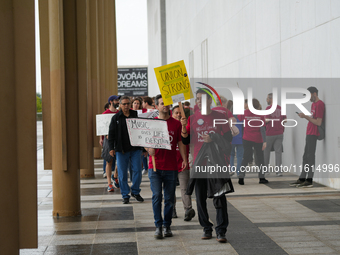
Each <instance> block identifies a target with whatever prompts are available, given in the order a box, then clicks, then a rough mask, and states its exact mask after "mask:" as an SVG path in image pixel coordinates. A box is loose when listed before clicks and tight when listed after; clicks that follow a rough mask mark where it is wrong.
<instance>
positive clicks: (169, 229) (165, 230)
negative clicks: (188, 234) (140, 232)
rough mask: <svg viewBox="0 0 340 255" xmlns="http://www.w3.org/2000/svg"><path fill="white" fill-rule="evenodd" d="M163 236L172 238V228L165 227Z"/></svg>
mask: <svg viewBox="0 0 340 255" xmlns="http://www.w3.org/2000/svg"><path fill="white" fill-rule="evenodd" d="M163 234H164V237H172V232H171V228H170V226H169V227H165V226H164V229H163Z"/></svg>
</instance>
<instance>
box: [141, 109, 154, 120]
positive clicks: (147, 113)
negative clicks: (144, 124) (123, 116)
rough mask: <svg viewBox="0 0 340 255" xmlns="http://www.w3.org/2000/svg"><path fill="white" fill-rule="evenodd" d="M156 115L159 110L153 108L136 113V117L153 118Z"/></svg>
mask: <svg viewBox="0 0 340 255" xmlns="http://www.w3.org/2000/svg"><path fill="white" fill-rule="evenodd" d="M158 115H159V111H158V110H154V111H149V112H145V113H141V114H138V117H139V118H146V119H153V118H155V117H158Z"/></svg>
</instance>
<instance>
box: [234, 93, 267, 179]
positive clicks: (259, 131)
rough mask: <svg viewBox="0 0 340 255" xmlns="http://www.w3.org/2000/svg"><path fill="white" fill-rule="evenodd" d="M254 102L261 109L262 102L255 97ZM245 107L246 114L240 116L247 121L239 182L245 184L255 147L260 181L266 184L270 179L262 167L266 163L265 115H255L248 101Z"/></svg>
mask: <svg viewBox="0 0 340 255" xmlns="http://www.w3.org/2000/svg"><path fill="white" fill-rule="evenodd" d="M252 104H253V106H254V108H255V109H257V110H259V108H260V102H259V101H258V100H257V99H255V98H253V100H252ZM245 108H246V109H245V111H244V114H242V115H239V116H238V119H239V120H240V121H244V122H245V125H244V129H243V142H242V143H243V148H244V153H243V160H242V164H241V169H240V174H239V180H238V183H239V184H240V185H244V177H245V175H246V171H247V167H248V163H249V162H250V161H251V158H252V155H253V149H254V153H255V154H256V158H257V160H255V163H256V164H257V166H258V167H259V170H260V171H259V174H258V176H259V183H260V184H266V183H268V180H266V179H265V174H264V171H263V169H262V166H263V165H264V156H263V150H264V149H265V148H266V131H265V128H264V126H263V125H264V121H265V120H264V116H260V115H255V114H254V113H252V112H251V111H250V110H249V109H248V101H247V103H245Z"/></svg>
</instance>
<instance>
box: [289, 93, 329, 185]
mask: <svg viewBox="0 0 340 255" xmlns="http://www.w3.org/2000/svg"><path fill="white" fill-rule="evenodd" d="M307 90H308V91H309V92H310V94H311V97H310V101H311V102H312V110H311V112H312V116H307V115H305V114H303V113H299V117H300V118H303V119H306V120H308V125H307V135H306V145H305V151H304V154H303V158H302V161H303V162H302V172H301V174H300V177H299V179H298V180H297V181H296V182H293V183H291V184H290V186H292V187H294V186H295V187H301V188H311V187H313V176H314V167H315V150H316V142H317V140H318V136H319V135H320V133H319V131H318V126H321V124H322V121H324V118H325V103H324V102H323V101H321V100H320V98H319V97H318V92H319V91H318V89H317V88H316V87H309V88H308V89H307ZM306 177H307V178H306Z"/></svg>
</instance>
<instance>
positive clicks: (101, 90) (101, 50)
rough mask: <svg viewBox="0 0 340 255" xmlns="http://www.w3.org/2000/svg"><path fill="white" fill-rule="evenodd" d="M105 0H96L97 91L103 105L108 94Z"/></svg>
mask: <svg viewBox="0 0 340 255" xmlns="http://www.w3.org/2000/svg"><path fill="white" fill-rule="evenodd" d="M105 2H106V1H105V0H99V1H98V54H99V83H98V85H99V86H98V87H97V93H98V95H99V100H100V102H99V103H100V104H102V105H104V104H105V102H107V99H108V97H109V96H107V95H106V94H105V86H106V76H105V54H106V52H105V9H104V8H105Z"/></svg>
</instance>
